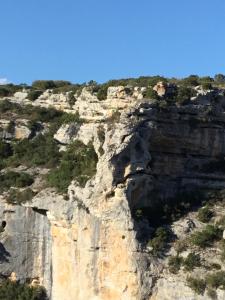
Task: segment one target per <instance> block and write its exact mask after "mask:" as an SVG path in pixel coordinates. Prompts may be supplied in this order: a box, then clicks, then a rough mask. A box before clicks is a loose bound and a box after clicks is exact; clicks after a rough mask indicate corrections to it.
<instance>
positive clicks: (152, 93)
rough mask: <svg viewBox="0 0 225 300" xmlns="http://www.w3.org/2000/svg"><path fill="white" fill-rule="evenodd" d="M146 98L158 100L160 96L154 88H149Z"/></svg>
mask: <svg viewBox="0 0 225 300" xmlns="http://www.w3.org/2000/svg"><path fill="white" fill-rule="evenodd" d="M144 98H149V99H153V100H158V99H159V96H158V94H157V92H156V91H154V90H153V88H152V87H148V88H147V90H146V92H145V94H144Z"/></svg>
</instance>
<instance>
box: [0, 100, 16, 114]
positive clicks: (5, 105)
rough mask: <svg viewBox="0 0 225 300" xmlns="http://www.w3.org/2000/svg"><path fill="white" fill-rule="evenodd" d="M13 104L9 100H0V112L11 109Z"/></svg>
mask: <svg viewBox="0 0 225 300" xmlns="http://www.w3.org/2000/svg"><path fill="white" fill-rule="evenodd" d="M14 106H15V105H14V104H13V103H11V102H10V101H9V100H7V99H5V100H2V101H0V113H2V114H3V113H5V112H7V111H13V109H12V108H13V107H14Z"/></svg>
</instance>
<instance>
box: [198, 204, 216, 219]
mask: <svg viewBox="0 0 225 300" xmlns="http://www.w3.org/2000/svg"><path fill="white" fill-rule="evenodd" d="M212 217H213V212H212V210H211V209H210V208H209V207H208V206H206V207H203V208H201V209H199V211H198V219H199V221H200V222H203V223H208V222H209V221H210V220H211V218H212Z"/></svg>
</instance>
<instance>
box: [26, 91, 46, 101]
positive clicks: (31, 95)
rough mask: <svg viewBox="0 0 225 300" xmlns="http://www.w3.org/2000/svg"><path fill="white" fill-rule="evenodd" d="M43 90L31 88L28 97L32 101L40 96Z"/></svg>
mask: <svg viewBox="0 0 225 300" xmlns="http://www.w3.org/2000/svg"><path fill="white" fill-rule="evenodd" d="M42 93H43V92H42V91H39V90H31V91H30V92H29V93H28V95H27V98H28V99H29V100H31V101H35V100H36V99H37V98H38V97H40V96H41V95H42Z"/></svg>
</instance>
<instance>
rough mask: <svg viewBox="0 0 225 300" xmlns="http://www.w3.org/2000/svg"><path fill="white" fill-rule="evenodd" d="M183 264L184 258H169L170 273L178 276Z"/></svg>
mask: <svg viewBox="0 0 225 300" xmlns="http://www.w3.org/2000/svg"><path fill="white" fill-rule="evenodd" d="M182 263H183V258H182V257H180V256H178V255H176V256H171V257H170V258H169V262H168V265H169V271H170V272H171V273H173V274H177V273H178V271H179V270H180V267H181V265H182Z"/></svg>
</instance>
